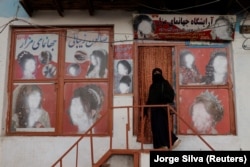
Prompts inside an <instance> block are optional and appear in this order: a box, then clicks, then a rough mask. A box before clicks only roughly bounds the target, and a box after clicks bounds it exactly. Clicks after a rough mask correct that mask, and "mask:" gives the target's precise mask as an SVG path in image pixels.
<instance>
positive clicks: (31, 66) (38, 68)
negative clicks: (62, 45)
mask: <svg viewBox="0 0 250 167" xmlns="http://www.w3.org/2000/svg"><path fill="white" fill-rule="evenodd" d="M57 59H58V34H18V35H16V50H15V63H14V79H45V78H47V79H51V78H52V79H53V78H54V77H55V76H56V75H57Z"/></svg>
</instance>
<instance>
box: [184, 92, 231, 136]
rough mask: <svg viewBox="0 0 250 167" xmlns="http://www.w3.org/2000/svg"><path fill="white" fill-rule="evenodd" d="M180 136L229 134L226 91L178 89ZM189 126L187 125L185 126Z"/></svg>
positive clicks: (227, 94)
mask: <svg viewBox="0 0 250 167" xmlns="http://www.w3.org/2000/svg"><path fill="white" fill-rule="evenodd" d="M179 93H180V94H179V98H180V99H179V101H180V104H179V112H180V116H181V117H182V120H184V121H185V123H184V122H183V121H181V120H180V121H179V132H180V133H181V134H195V132H194V131H193V129H194V130H195V131H196V132H197V133H198V134H207V135H215V134H219V135H227V134H230V116H229V103H230V102H229V93H228V89H180V92H179ZM186 123H187V124H188V125H189V126H188V125H187V124H186Z"/></svg>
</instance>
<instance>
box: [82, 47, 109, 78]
mask: <svg viewBox="0 0 250 167" xmlns="http://www.w3.org/2000/svg"><path fill="white" fill-rule="evenodd" d="M90 56H93V57H95V58H99V59H100V71H99V76H100V77H101V78H102V77H104V75H105V72H106V69H107V65H108V53H107V51H106V50H104V49H100V50H94V51H93V52H92V54H91V55H90ZM94 68H95V66H94V65H93V64H90V67H89V69H88V71H87V75H88V74H89V73H90V72H91V71H92V70H93V69H94Z"/></svg>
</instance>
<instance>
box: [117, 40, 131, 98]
mask: <svg viewBox="0 0 250 167" xmlns="http://www.w3.org/2000/svg"><path fill="white" fill-rule="evenodd" d="M132 53H133V45H131V44H121V45H115V52H114V58H115V60H114V76H113V77H114V79H113V81H114V84H113V85H114V86H113V92H114V94H116V95H127V94H131V93H132V91H133V59H132Z"/></svg>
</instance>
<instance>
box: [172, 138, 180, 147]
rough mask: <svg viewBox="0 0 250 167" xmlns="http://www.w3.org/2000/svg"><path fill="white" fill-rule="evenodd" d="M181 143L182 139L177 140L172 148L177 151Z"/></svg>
mask: <svg viewBox="0 0 250 167" xmlns="http://www.w3.org/2000/svg"><path fill="white" fill-rule="evenodd" d="M180 143H181V140H180V139H177V140H176V141H175V142H174V144H173V146H172V149H175V148H176V147H177V146H178V145H179V144H180Z"/></svg>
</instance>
